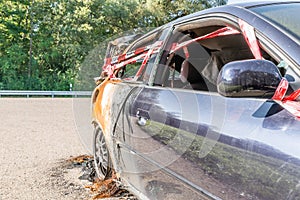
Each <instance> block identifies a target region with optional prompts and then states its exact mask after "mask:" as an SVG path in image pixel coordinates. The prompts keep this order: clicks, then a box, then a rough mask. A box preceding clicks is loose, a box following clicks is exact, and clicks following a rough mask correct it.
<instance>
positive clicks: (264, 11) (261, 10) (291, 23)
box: [249, 3, 300, 41]
mask: <svg viewBox="0 0 300 200" xmlns="http://www.w3.org/2000/svg"><path fill="white" fill-rule="evenodd" d="M249 9H250V10H252V11H254V12H255V13H257V14H259V15H261V16H263V17H264V18H266V19H267V20H268V21H270V22H272V23H273V24H275V25H277V26H279V27H280V28H281V29H283V30H284V31H286V32H287V33H288V34H290V35H293V36H294V37H295V38H296V39H297V40H298V41H300V23H299V20H300V15H299V11H300V3H286V4H272V5H264V6H257V7H251V8H249Z"/></svg>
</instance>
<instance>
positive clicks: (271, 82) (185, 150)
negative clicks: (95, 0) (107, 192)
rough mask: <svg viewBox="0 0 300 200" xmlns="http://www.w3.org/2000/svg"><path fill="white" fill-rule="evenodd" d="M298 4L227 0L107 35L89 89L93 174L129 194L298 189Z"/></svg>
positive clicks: (287, 193)
mask: <svg viewBox="0 0 300 200" xmlns="http://www.w3.org/2000/svg"><path fill="white" fill-rule="evenodd" d="M297 11H299V12H300V2H296V1H295V2H281V3H280V2H255V3H245V4H234V5H226V6H221V7H217V8H212V9H207V10H203V11H200V12H197V13H195V14H192V15H188V16H185V17H183V18H180V19H177V20H175V21H173V22H170V23H168V24H166V25H164V26H162V27H159V28H157V29H155V30H153V31H151V32H149V33H147V34H146V35H143V36H139V37H134V36H132V37H130V38H134V40H133V42H130V44H129V45H126V46H125V47H124V46H122V45H119V46H118V45H117V43H116V42H115V43H111V44H114V45H110V46H109V48H108V51H107V58H106V62H105V64H104V66H103V72H102V76H101V77H100V79H99V80H98V85H97V87H96V88H95V90H94V92H93V96H92V108H93V123H94V126H95V134H94V156H95V164H96V169H97V173H98V175H99V177H100V178H103V179H105V178H107V177H109V176H111V175H112V173H115V174H116V175H117V177H118V178H120V179H121V180H122V182H123V183H124V184H125V185H126V186H128V188H129V189H130V190H131V191H133V192H134V194H136V196H137V197H139V198H140V199H184V198H185V199H300V186H299V183H300V148H299V146H300V121H299V119H300V114H299V113H300V104H299V101H298V100H299V99H298V96H299V94H300V91H299V88H300V56H299V55H300V40H299V38H300V34H299V33H300V27H299V26H300V23H299V20H298V19H299V14H298V13H297ZM128 38H129V37H127V39H128ZM120 41H121V40H120ZM128 41H129V40H126V43H128ZM120 46H122V48H121V47H120ZM112 47H113V48H112ZM120 49H121V50H120ZM120 52H121V53H120Z"/></svg>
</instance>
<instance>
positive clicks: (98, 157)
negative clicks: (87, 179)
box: [93, 126, 112, 180]
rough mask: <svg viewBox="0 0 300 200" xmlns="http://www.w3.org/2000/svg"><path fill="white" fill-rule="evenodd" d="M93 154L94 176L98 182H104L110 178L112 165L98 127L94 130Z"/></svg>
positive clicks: (102, 135) (101, 132)
mask: <svg viewBox="0 0 300 200" xmlns="http://www.w3.org/2000/svg"><path fill="white" fill-rule="evenodd" d="M93 153H94V164H95V170H96V175H97V176H98V178H99V179H100V180H106V179H108V178H110V177H111V176H112V164H111V158H110V155H109V151H108V148H107V144H106V141H105V137H104V134H103V131H102V129H101V128H100V127H99V126H96V127H95V130H94V141H93Z"/></svg>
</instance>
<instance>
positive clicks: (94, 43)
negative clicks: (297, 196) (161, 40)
mask: <svg viewBox="0 0 300 200" xmlns="http://www.w3.org/2000/svg"><path fill="white" fill-rule="evenodd" d="M222 4H226V1H222V0H212V1H209V0H208V1H206V0H185V1H182V0H127V1H126V0H30V1H28V0H6V1H1V2H0V7H1V14H0V21H1V23H0V33H1V35H0V57H1V59H0V89H30V90H68V89H69V85H70V83H72V84H74V82H75V79H76V78H77V77H78V74H80V70H81V68H82V67H83V66H93V67H94V68H97V67H98V70H99V71H100V68H101V65H100V64H101V59H102V57H100V56H99V55H100V54H101V53H103V51H104V48H105V47H103V46H101V45H100V46H99V44H102V43H103V42H104V41H106V40H107V38H110V37H113V36H115V35H121V34H122V33H124V32H126V31H129V30H137V29H140V28H146V27H157V26H160V25H162V24H165V23H167V22H169V21H171V20H174V19H176V18H178V17H181V16H184V15H187V14H189V13H192V12H196V11H198V10H202V9H206V8H209V7H214V6H218V5H222ZM89 52H91V53H90V54H89ZM91 55H92V58H91ZM91 75H92V74H91ZM94 76H96V75H95V74H94ZM91 81H92V80H91Z"/></svg>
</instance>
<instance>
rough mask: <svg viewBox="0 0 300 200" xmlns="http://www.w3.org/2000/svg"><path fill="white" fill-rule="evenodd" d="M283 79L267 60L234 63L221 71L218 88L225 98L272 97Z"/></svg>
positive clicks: (225, 66) (228, 64) (274, 66)
mask: <svg viewBox="0 0 300 200" xmlns="http://www.w3.org/2000/svg"><path fill="white" fill-rule="evenodd" d="M281 79H282V77H281V74H280V72H279V70H278V68H277V66H276V65H275V64H274V63H272V62H270V61H267V60H242V61H233V62H230V63H227V64H226V65H224V67H223V68H222V69H221V71H220V73H219V76H218V80H217V88H218V93H219V94H221V95H223V96H225V97H264V98H266V97H272V96H273V94H274V92H275V90H276V88H277V86H278V84H279V83H280V81H281Z"/></svg>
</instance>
